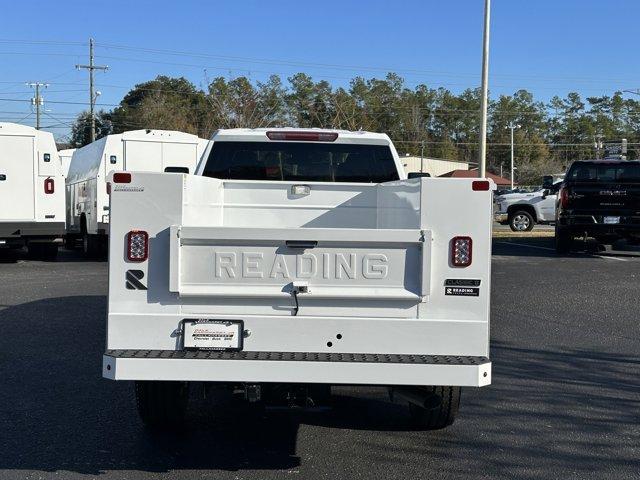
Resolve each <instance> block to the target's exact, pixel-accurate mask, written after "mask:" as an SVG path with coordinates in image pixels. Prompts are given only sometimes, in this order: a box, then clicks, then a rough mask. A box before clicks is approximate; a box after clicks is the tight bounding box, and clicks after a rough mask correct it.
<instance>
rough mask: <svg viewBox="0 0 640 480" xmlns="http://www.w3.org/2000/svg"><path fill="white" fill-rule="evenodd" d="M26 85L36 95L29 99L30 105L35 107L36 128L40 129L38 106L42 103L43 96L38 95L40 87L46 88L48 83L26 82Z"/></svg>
mask: <svg viewBox="0 0 640 480" xmlns="http://www.w3.org/2000/svg"><path fill="white" fill-rule="evenodd" d="M26 85H27V86H29V87H31V88H34V89H35V90H36V95H35V97H33V98H32V99H31V105H34V106H35V107H36V130H40V107H42V106H43V105H44V98H42V97H41V96H40V87H44V88H47V87H48V86H49V84H48V83H41V82H31V83H27V84H26Z"/></svg>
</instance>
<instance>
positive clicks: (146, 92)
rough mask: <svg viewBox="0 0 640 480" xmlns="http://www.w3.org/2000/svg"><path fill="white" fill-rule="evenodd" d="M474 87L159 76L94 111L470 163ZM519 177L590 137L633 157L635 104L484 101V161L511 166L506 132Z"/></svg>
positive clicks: (611, 99)
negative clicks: (289, 131) (373, 140)
mask: <svg viewBox="0 0 640 480" xmlns="http://www.w3.org/2000/svg"><path fill="white" fill-rule="evenodd" d="M479 110H480V94H479V89H467V90H464V91H463V92H462V93H459V94H455V93H452V92H451V91H449V90H447V89H445V88H430V87H429V86H427V85H423V84H421V85H418V86H416V87H413V88H409V87H408V86H407V85H406V84H405V82H404V80H403V79H402V78H401V77H399V76H398V75H396V74H393V73H389V74H387V76H386V77H385V78H384V79H376V78H372V79H365V78H362V77H356V78H354V79H352V80H351V81H350V82H349V87H348V88H343V87H334V86H332V85H331V84H330V83H328V82H327V81H324V80H321V81H314V80H313V79H312V78H311V77H310V76H309V75H307V74H305V73H297V74H295V75H293V76H291V77H289V78H287V81H286V83H284V82H283V81H282V79H281V78H280V77H278V76H275V75H274V76H271V77H270V78H269V79H268V80H267V81H265V82H252V81H251V80H250V79H248V78H247V77H237V78H234V79H230V80H229V79H226V78H223V77H218V78H214V79H213V80H212V81H211V82H210V83H209V85H208V86H207V87H206V90H204V89H201V88H197V87H196V86H195V85H194V84H193V83H191V82H190V81H188V80H187V79H185V78H171V77H166V76H159V77H157V78H156V79H154V80H151V81H148V82H144V83H141V84H139V85H136V86H135V87H134V88H133V89H132V90H131V91H129V92H128V93H127V94H126V95H125V96H124V98H123V99H122V101H121V102H120V104H119V105H118V106H117V107H115V108H114V109H113V110H110V111H104V110H103V111H99V112H98V113H97V120H96V129H97V132H98V137H101V136H104V135H107V134H110V133H120V132H124V131H127V130H134V129H141V128H151V129H166V130H180V131H184V132H188V133H193V134H196V135H199V136H200V137H204V138H207V137H209V136H210V135H211V134H212V133H213V132H214V131H215V130H216V129H218V128H233V127H253V128H255V127H277V126H291V127H303V128H307V127H321V128H335V129H346V130H360V129H362V130H369V131H375V132H384V133H387V134H388V135H389V136H390V137H391V139H392V140H393V141H394V143H395V144H396V148H397V149H398V151H399V152H401V153H409V154H414V155H420V154H423V155H424V156H428V157H436V158H445V159H450V160H460V161H466V162H475V161H476V159H477V154H478V145H477V144H478V136H479ZM510 122H513V123H514V124H516V125H519V128H517V129H516V130H515V131H514V138H515V151H516V153H515V158H516V164H517V166H518V170H517V175H516V177H517V180H518V181H519V182H520V183H539V182H540V178H541V176H542V175H544V174H548V173H558V172H560V171H561V170H562V169H563V167H564V166H565V165H568V164H569V163H570V162H571V161H573V160H576V159H581V158H594V157H595V156H597V155H598V154H601V152H599V151H597V149H596V148H595V142H596V140H597V139H604V140H608V141H620V139H621V138H627V139H628V141H629V143H630V144H631V146H630V149H629V154H628V156H629V158H638V157H639V150H638V148H637V147H636V146H635V145H633V144H635V143H639V142H640V102H639V101H637V100H634V99H629V98H624V97H623V96H622V93H621V92H615V93H613V95H611V96H602V97H587V98H585V99H583V98H582V97H581V96H580V95H579V94H578V93H575V92H572V93H569V94H568V95H567V96H566V97H565V98H560V97H553V98H552V99H551V101H550V102H548V103H544V102H541V101H537V100H536V99H535V98H534V97H533V95H532V94H531V93H530V92H528V91H526V90H518V91H517V92H515V93H514V94H513V95H500V96H499V97H498V98H495V99H492V101H491V102H490V105H489V131H488V153H487V162H488V166H489V169H490V170H492V171H493V172H494V173H498V172H499V171H500V166H501V165H502V166H504V167H505V168H507V169H508V165H509V160H510V131H509V129H508V128H507V125H508V124H509V123H510ZM89 125H90V122H89V117H88V114H87V113H86V112H84V113H82V114H80V115H79V117H78V118H77V120H76V122H75V124H74V125H73V129H72V135H71V137H72V139H71V141H72V144H73V146H75V147H79V146H82V145H85V144H87V143H88V141H89Z"/></svg>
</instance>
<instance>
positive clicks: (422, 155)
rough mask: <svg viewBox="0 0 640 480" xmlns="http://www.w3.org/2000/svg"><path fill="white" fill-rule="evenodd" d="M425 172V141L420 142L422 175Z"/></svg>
mask: <svg viewBox="0 0 640 480" xmlns="http://www.w3.org/2000/svg"><path fill="white" fill-rule="evenodd" d="M423 172H424V140H422V141H421V142H420V173H423Z"/></svg>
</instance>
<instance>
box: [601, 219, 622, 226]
mask: <svg viewBox="0 0 640 480" xmlns="http://www.w3.org/2000/svg"><path fill="white" fill-rule="evenodd" d="M604 223H605V224H607V225H616V224H618V223H620V217H604Z"/></svg>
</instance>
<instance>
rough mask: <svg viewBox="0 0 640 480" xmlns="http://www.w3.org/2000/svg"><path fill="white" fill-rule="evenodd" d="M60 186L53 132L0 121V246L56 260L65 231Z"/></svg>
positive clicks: (60, 176)
mask: <svg viewBox="0 0 640 480" xmlns="http://www.w3.org/2000/svg"><path fill="white" fill-rule="evenodd" d="M63 185H64V177H63V176H62V173H61V170H60V164H59V160H58V151H57V149H56V144H55V141H54V139H53V135H52V134H51V133H48V132H42V131H39V130H36V129H35V128H32V127H28V126H25V125H18V124H15V123H0V206H1V207H0V247H3V246H4V247H7V246H9V247H21V246H23V245H27V247H28V249H29V251H30V253H34V254H38V255H44V256H47V257H53V256H55V254H56V253H57V248H58V247H57V243H56V242H58V241H60V240H61V239H62V235H63V234H64V230H65V223H64V189H63Z"/></svg>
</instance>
